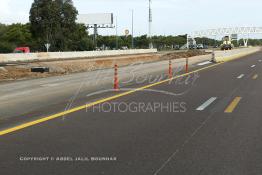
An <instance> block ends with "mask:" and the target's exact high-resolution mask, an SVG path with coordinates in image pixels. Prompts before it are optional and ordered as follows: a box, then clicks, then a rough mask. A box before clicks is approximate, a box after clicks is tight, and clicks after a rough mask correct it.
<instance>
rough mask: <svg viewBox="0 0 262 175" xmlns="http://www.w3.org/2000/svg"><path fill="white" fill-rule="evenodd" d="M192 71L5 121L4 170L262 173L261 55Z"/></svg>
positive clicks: (0, 168) (124, 174) (127, 174)
mask: <svg viewBox="0 0 262 175" xmlns="http://www.w3.org/2000/svg"><path fill="white" fill-rule="evenodd" d="M191 70H192V72H191V73H189V74H182V73H181V75H180V76H176V77H174V78H173V79H172V80H168V81H162V82H160V83H155V84H152V85H149V86H146V84H145V83H144V84H141V83H136V84H130V85H129V86H128V87H125V88H133V90H132V89H129V90H128V91H125V92H122V91H120V92H107V93H106V95H105V94H103V93H102V94H96V95H95V97H93V98H92V97H90V98H92V101H90V100H89V98H81V100H80V99H75V104H77V105H75V106H74V108H71V109H70V110H69V111H66V112H63V113H59V111H60V110H59V107H58V106H59V105H53V106H51V107H48V108H45V109H42V110H37V111H32V112H28V114H26V115H23V116H20V118H27V117H28V118H30V117H32V116H36V117H35V118H30V121H28V122H25V121H26V120H23V122H21V120H20V119H19V116H17V117H16V118H12V120H14V121H16V120H17V124H15V123H12V126H11V125H5V120H3V121H2V122H1V123H0V124H1V128H2V131H0V135H1V136H0V155H1V157H0V174H4V175H15V174H19V175H29V174H32V175H38V174H39V175H47V174H56V175H71V174H73V175H78V174H79V175H82V174H88V175H100V174H101V175H103V174H105V175H191V174H192V175H193V174H197V175H211V174H212V175H247V174H248V175H259V174H262V139H261V138H262V127H261V126H262V115H261V114H262V108H261V99H262V93H261V89H262V79H261V78H262V52H258V53H255V54H252V55H249V56H245V57H243V58H240V59H237V60H234V61H230V62H225V63H219V64H211V63H203V64H200V65H199V67H198V66H195V67H194V68H192V69H191ZM142 86H145V87H142ZM139 87H142V88H139ZM137 88H139V89H137ZM29 95H30V94H29ZM54 95H55V94H54ZM104 95H105V96H107V98H104V99H103V98H102V97H103V96H104ZM81 96H85V95H84V94H82V93H81ZM57 98H58V97H57ZM50 103H52V102H50ZM78 105H79V106H78ZM81 105H84V106H81ZM16 112H19V110H18V111H16ZM49 113H50V116H46V117H39V116H43V114H49ZM51 114H52V115H51ZM37 116H38V117H37Z"/></svg>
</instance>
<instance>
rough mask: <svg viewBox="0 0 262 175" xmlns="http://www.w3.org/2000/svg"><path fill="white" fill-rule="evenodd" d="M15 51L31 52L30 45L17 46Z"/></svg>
mask: <svg viewBox="0 0 262 175" xmlns="http://www.w3.org/2000/svg"><path fill="white" fill-rule="evenodd" d="M14 53H30V48H29V47H17V48H15V50H14Z"/></svg>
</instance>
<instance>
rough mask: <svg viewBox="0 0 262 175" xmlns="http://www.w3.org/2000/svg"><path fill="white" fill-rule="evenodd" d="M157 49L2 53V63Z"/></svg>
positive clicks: (120, 53)
mask: <svg viewBox="0 0 262 175" xmlns="http://www.w3.org/2000/svg"><path fill="white" fill-rule="evenodd" d="M156 52H157V49H135V50H109V51H83V52H48V53H44V52H41V53H25V54H23V53H18V54H0V63H9V62H12V63H13V62H30V61H48V60H59V59H61V60H62V59H79V58H80V59H81V58H93V57H107V56H120V55H136V54H148V53H156Z"/></svg>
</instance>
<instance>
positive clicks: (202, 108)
mask: <svg viewBox="0 0 262 175" xmlns="http://www.w3.org/2000/svg"><path fill="white" fill-rule="evenodd" d="M216 99H217V97H211V98H210V99H209V100H207V101H206V102H205V103H203V104H202V105H201V106H199V107H198V108H197V109H196V110H197V111H203V110H204V109H206V107H208V106H209V105H211V104H212V103H213V102H214V101H215V100H216Z"/></svg>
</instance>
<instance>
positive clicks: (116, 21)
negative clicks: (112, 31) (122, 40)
mask: <svg viewBox="0 0 262 175" xmlns="http://www.w3.org/2000/svg"><path fill="white" fill-rule="evenodd" d="M116 50H118V24H117V17H116Z"/></svg>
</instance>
